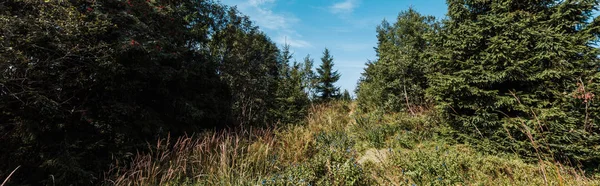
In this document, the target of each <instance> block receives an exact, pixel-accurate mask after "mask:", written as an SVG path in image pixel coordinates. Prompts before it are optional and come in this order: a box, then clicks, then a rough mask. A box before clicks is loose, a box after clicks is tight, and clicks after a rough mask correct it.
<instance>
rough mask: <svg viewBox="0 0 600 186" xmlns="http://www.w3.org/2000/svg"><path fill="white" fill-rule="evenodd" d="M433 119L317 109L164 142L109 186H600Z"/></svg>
mask: <svg viewBox="0 0 600 186" xmlns="http://www.w3.org/2000/svg"><path fill="white" fill-rule="evenodd" d="M451 133H452V131H451V130H450V129H449V128H448V127H447V126H444V124H443V122H441V121H440V120H439V119H437V117H436V115H435V113H422V114H419V115H409V114H406V113H395V114H384V113H381V112H371V113H357V112H354V106H353V103H349V102H337V103H331V104H328V105H316V106H313V107H312V108H311V109H310V113H309V116H308V117H307V118H306V121H305V123H302V124H295V125H289V126H286V127H283V128H278V129H248V130H244V131H221V132H206V133H203V134H197V135H195V136H189V137H184V138H180V139H176V140H173V139H164V140H161V141H159V143H158V145H157V146H154V147H149V148H150V149H152V151H151V153H149V154H138V155H137V156H136V158H135V159H134V161H132V163H130V164H128V165H122V164H119V162H116V163H115V164H114V167H115V168H114V169H113V170H112V171H110V172H107V173H106V174H107V177H108V178H109V179H108V180H106V182H105V183H106V184H107V185H599V184H600V181H598V176H597V175H593V174H591V173H585V172H583V171H581V170H579V169H576V168H572V167H569V166H563V165H561V164H559V163H555V162H550V161H540V162H534V163H530V162H525V161H523V160H521V159H519V158H518V157H517V156H516V155H513V154H489V153H484V152H480V151H476V150H475V149H473V148H471V147H470V146H469V145H466V144H459V143H456V142H455V141H454V140H453V139H452V138H451V137H450V136H452V135H450V134H451Z"/></svg>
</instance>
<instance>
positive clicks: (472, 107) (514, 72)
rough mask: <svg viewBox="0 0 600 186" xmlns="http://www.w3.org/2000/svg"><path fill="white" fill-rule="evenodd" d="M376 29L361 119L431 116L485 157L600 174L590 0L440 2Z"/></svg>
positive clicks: (595, 28) (596, 22)
mask: <svg viewBox="0 0 600 186" xmlns="http://www.w3.org/2000/svg"><path fill="white" fill-rule="evenodd" d="M447 4H448V13H447V17H446V18H445V19H443V20H441V21H436V20H435V18H433V17H431V16H425V15H421V14H419V13H418V12H416V11H415V10H413V9H409V10H407V11H403V12H401V13H400V14H399V15H398V18H397V20H396V21H395V23H394V24H390V23H388V22H386V21H383V23H382V24H381V25H379V26H378V28H377V38H378V41H379V42H378V45H377V48H376V52H377V59H376V60H375V61H371V62H368V63H367V68H366V69H365V72H364V73H363V76H362V78H361V80H360V81H359V88H358V90H357V96H358V98H357V100H358V104H359V107H360V108H361V109H362V110H383V111H385V112H400V111H406V112H412V113H415V114H417V113H418V112H420V111H423V110H427V109H435V110H436V111H437V113H439V114H440V115H441V118H442V120H443V121H447V122H448V124H449V125H450V126H451V127H452V129H453V131H451V134H452V135H453V136H454V137H455V139H457V140H458V141H460V142H464V143H467V144H473V145H475V146H477V147H479V149H481V150H483V151H487V152H492V153H494V152H501V151H502V152H508V153H515V154H518V155H521V156H522V157H525V158H526V159H529V160H532V161H537V160H540V159H545V158H550V159H549V160H557V161H559V162H562V163H564V164H567V165H571V166H576V167H581V168H583V169H584V170H587V171H588V172H598V171H599V169H600V146H599V145H598V144H600V127H599V126H598V124H599V122H600V114H599V113H600V112H599V111H600V110H599V109H600V104H599V100H598V98H597V97H596V96H595V94H597V93H598V89H599V88H600V87H599V85H600V81H599V79H598V78H599V77H600V76H599V75H600V74H599V67H600V66H599V60H598V56H599V54H600V53H599V50H598V48H597V41H598V36H599V33H600V32H599V31H600V19H599V18H598V17H593V11H596V10H598V8H599V6H598V1H595V0H579V1H575V0H565V1H555V0H507V1H489V0H467V1H464V0H448V1H447Z"/></svg>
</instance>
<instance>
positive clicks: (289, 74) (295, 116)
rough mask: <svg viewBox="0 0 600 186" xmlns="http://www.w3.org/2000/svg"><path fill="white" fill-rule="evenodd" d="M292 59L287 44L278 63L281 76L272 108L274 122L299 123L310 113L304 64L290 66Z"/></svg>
mask: <svg viewBox="0 0 600 186" xmlns="http://www.w3.org/2000/svg"><path fill="white" fill-rule="evenodd" d="M290 59H292V54H291V53H290V49H289V45H285V46H284V47H283V50H282V51H281V56H280V59H279V60H280V61H279V64H278V66H279V67H278V68H279V76H278V79H277V90H276V92H275V99H276V100H275V107H273V108H272V110H271V113H272V114H273V115H274V118H273V120H274V121H273V122H274V123H273V124H276V123H283V124H292V123H299V122H301V121H303V120H304V118H305V117H306V114H307V113H308V105H309V104H310V100H309V98H308V94H307V93H306V92H305V91H304V90H305V89H306V87H305V83H304V81H303V73H304V72H303V71H302V69H301V68H302V66H303V64H299V63H296V62H294V63H293V64H292V66H290ZM309 69H310V68H309ZM309 72H312V70H311V71H309Z"/></svg>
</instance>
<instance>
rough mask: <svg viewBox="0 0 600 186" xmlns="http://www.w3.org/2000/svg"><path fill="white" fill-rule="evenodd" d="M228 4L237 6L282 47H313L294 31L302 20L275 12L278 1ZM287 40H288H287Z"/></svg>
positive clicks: (249, 1)
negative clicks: (287, 45) (273, 8)
mask: <svg viewBox="0 0 600 186" xmlns="http://www.w3.org/2000/svg"><path fill="white" fill-rule="evenodd" d="M224 3H226V4H230V5H237V7H238V9H239V10H240V11H241V12H242V13H243V14H245V15H248V16H249V17H250V19H251V20H252V21H253V22H254V23H256V25H258V27H259V28H260V29H261V30H263V31H265V32H266V33H269V36H271V37H272V38H276V39H275V40H274V41H275V42H277V43H278V44H280V45H283V44H285V42H286V40H287V44H289V45H290V46H292V47H298V48H306V47H312V45H311V44H310V43H309V42H308V41H304V40H302V39H301V38H302V35H300V34H298V33H297V32H296V31H295V30H294V28H293V27H294V25H296V24H297V23H298V22H300V20H299V19H298V18H296V17H295V16H294V15H292V14H284V13H278V12H274V11H273V10H272V7H273V6H274V5H275V4H276V3H277V2H276V0H246V1H238V0H229V2H228V1H227V0H225V1H224ZM286 38H287V39H286Z"/></svg>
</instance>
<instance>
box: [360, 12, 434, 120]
mask: <svg viewBox="0 0 600 186" xmlns="http://www.w3.org/2000/svg"><path fill="white" fill-rule="evenodd" d="M435 26H436V23H435V18H434V17H432V16H423V15H421V14H419V13H418V12H417V11H415V10H414V9H412V8H410V9H408V10H407V11H402V12H400V14H399V15H398V18H397V20H396V23H394V24H393V25H390V23H388V22H387V21H385V20H384V21H383V22H382V23H381V25H379V26H378V27H377V39H378V44H377V48H375V51H376V54H377V59H376V60H375V61H372V62H369V63H368V64H367V68H366V69H365V72H364V73H363V74H362V78H361V80H360V82H359V88H358V91H357V94H358V98H357V99H358V105H359V107H360V108H361V109H363V110H365V109H367V110H369V109H384V110H388V111H396V112H397V111H402V110H410V109H411V108H412V107H415V106H420V105H425V104H426V100H425V89H426V88H427V86H428V80H427V77H426V76H425V75H426V74H427V73H429V71H430V68H429V66H430V62H429V61H428V59H429V56H430V52H429V51H431V49H432V44H431V40H432V38H431V35H432V33H434V31H435Z"/></svg>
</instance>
